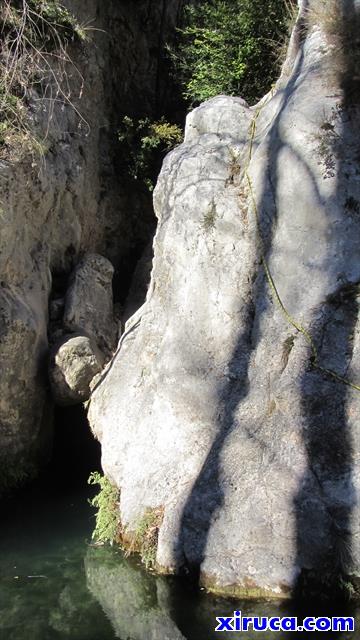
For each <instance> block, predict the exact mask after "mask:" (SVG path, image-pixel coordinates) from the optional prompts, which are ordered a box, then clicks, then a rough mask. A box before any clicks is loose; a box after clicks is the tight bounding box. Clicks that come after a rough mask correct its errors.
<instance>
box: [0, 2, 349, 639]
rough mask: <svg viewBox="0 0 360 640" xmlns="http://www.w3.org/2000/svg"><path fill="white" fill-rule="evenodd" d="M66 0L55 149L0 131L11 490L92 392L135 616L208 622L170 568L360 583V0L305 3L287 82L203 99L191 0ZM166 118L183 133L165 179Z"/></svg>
mask: <svg viewBox="0 0 360 640" xmlns="http://www.w3.org/2000/svg"><path fill="white" fill-rule="evenodd" d="M6 4H8V0H6ZM64 4H66V7H67V9H68V10H69V11H70V12H71V14H74V15H75V16H76V20H77V23H76V24H77V26H76V28H75V29H74V36H73V38H72V39H71V41H69V43H68V49H67V51H68V55H69V59H67V60H66V61H65V63H66V64H65V67H64V68H62V73H65V74H66V75H65V78H66V80H65V82H66V87H67V89H65V90H64V89H63V88H61V90H60V89H59V87H57V93H56V89H55V90H54V89H53V92H54V91H55V97H53V96H54V93H51V97H50V98H49V97H48V96H47V94H46V93H45V95H44V94H42V95H40V93H39V88H38V85H37V83H36V82H34V84H33V85H31V86H30V88H29V91H28V94H27V96H26V109H27V112H28V114H29V117H30V121H31V127H32V128H31V131H37V132H40V138H41V150H40V153H39V150H38V149H37V153H34V150H33V149H31V150H29V148H28V146H29V144H30V145H32V147H33V146H34V142H33V138H32V137H31V136H28V135H27V134H26V135H24V134H23V135H24V140H23V142H21V143H20V142H19V134H18V132H17V133H15V134H13V137H12V138H11V137H10V138H8V139H5V141H3V142H2V143H1V145H0V229H1V235H0V269H1V282H0V310H1V325H0V357H1V395H0V398H1V400H0V492H1V493H3V494H4V496H8V495H9V491H10V492H11V493H10V495H11V496H12V497H11V499H15V500H16V495H17V494H16V492H17V491H18V490H19V489H20V487H22V486H23V485H26V484H27V483H29V482H31V481H32V480H33V479H34V478H36V477H37V475H38V474H39V472H40V473H41V470H42V469H44V467H45V468H46V465H49V461H51V456H52V451H53V449H54V445H53V443H54V428H53V425H54V416H55V424H57V425H58V427H57V428H59V429H60V430H61V425H60V426H59V423H60V422H61V420H62V418H61V419H59V416H60V415H61V416H70V418H69V419H70V422H71V428H69V429H68V430H67V431H66V434H67V435H66V438H65V439H64V437H63V440H62V445H61V446H62V453H61V455H64V456H67V453H66V449H67V447H69V448H71V446H72V440H71V438H72V437H73V436H72V435H71V433H72V432H73V430H74V429H75V430H76V420H77V419H78V420H79V422H81V421H84V420H85V418H83V417H79V418H76V419H74V416H81V411H83V409H82V408H81V407H82V405H83V406H84V407H85V412H86V416H87V418H86V420H88V424H87V423H86V424H85V426H84V425H83V426H84V429H85V431H86V434H87V435H86V438H89V439H90V438H92V437H95V439H96V440H97V441H98V442H99V443H100V446H101V468H102V472H103V474H104V477H103V476H100V475H99V474H98V473H97V472H95V474H93V476H92V482H93V483H99V484H100V485H101V486H102V489H103V491H102V492H100V494H99V495H100V497H99V496H98V498H97V502H96V498H95V499H94V498H93V504H95V505H96V506H97V507H98V508H99V513H100V524H99V514H98V521H97V525H96V527H97V529H96V530H97V531H98V532H99V530H100V529H101V527H103V539H101V536H99V539H98V540H97V541H95V542H93V543H92V544H94V545H95V548H94V549H93V548H89V550H88V552H87V554H86V557H85V560H84V563H85V564H84V566H85V572H86V579H87V587H88V590H89V592H90V593H91V594H92V595H93V596H94V597H95V598H96V600H97V603H99V604H100V606H101V608H102V610H103V611H104V612H105V614H106V617H107V619H108V620H110V621H111V624H112V628H113V629H114V630H115V634H116V637H118V638H122V639H123V640H125V638H126V637H131V638H132V637H134V638H135V637H136V638H139V640H142V639H145V638H146V637H150V638H154V640H155V638H156V639H159V638H161V639H164V640H166V639H167V638H169V640H170V638H185V637H188V636H187V635H186V632H184V630H183V627H182V624H180V623H179V624H178V622H177V616H176V613H174V611H175V610H176V598H177V596H176V589H175V591H174V587H173V585H174V583H173V582H172V580H175V578H172V577H170V578H169V577H168V576H179V577H180V579H181V580H182V579H183V580H184V581H185V583H186V584H188V585H191V589H195V590H196V589H199V588H200V589H202V590H205V591H206V592H207V593H209V592H210V593H213V594H215V595H216V596H221V597H225V598H238V599H239V598H240V599H244V598H246V599H250V600H251V599H253V600H259V599H267V600H268V604H267V605H266V606H268V607H270V608H271V606H272V605H270V604H269V601H270V600H271V601H272V600H274V601H277V600H279V601H281V600H288V601H291V602H292V601H294V600H295V601H297V600H298V599H301V598H304V597H310V598H312V597H316V598H317V597H319V596H320V597H326V598H328V599H329V598H330V599H331V598H332V597H335V598H338V600H339V602H340V601H342V600H344V599H345V600H355V601H356V600H357V599H358V597H359V578H360V545H359V540H360V511H359V508H360V507H359V495H360V464H359V454H358V452H359V450H360V435H359V420H360V364H359V363H360V360H359V358H360V324H359V321H360V320H359V300H360V144H359V142H360V140H359V131H360V127H359V124H360V78H359V63H360V43H359V33H360V0H329V1H328V2H323V1H322V0H298V2H297V3H290V5H291V4H292V5H294V4H295V5H296V7H294V6H292V18H293V23H292V29H291V36H290V39H289V42H288V43H287V53H286V55H285V56H284V60H283V63H282V67H281V73H280V76H279V79H278V80H277V81H276V82H275V83H274V84H272V86H271V82H270V81H269V84H268V93H267V94H266V95H265V96H264V97H262V98H261V99H260V101H258V102H257V103H256V104H249V103H248V102H247V101H246V100H245V99H244V97H243V96H241V95H214V96H213V97H211V98H210V99H208V100H205V101H201V100H194V101H193V102H194V103H193V105H192V107H193V108H191V109H189V112H188V113H187V115H186V110H187V107H186V103H185V100H184V97H183V95H182V92H181V87H180V85H179V82H178V80H177V79H176V78H175V77H174V70H173V69H172V67H171V46H172V45H171V43H172V42H173V41H176V38H177V35H176V34H177V33H179V31H178V29H179V27H180V26H181V24H182V20H183V10H184V6H185V4H189V3H186V2H184V0H168V1H166V0H164V1H163V2H151V1H146V0H138V1H137V2H129V1H127V0H124V1H122V2H116V1H115V0H109V1H107V2H101V1H100V0H86V1H82V2H75V0H67V2H66V3H64ZM190 4H192V6H193V7H194V6H195V7H196V6H197V4H200V5H201V2H198V3H197V2H194V3H190ZM210 4H211V3H210ZM225 4H226V3H225ZM64 10H65V9H64ZM190 12H191V9H190ZM194 12H195V13H194V15H195V14H196V11H195V9H194ZM190 15H191V13H190ZM4 24H5V23H4ZM202 28H203V29H204V31H203V33H205V27H202ZM87 31H88V34H87ZM79 34H82V35H79ZM84 34H85V35H84ZM83 35H84V37H83ZM169 43H170V44H169ZM169 50H170V53H169ZM166 52H167V53H166ZM52 64H53V63H52ZM214 64H215V63H214ZM56 73H58V71H57V72H56ZM254 73H255V71H254ZM56 82H57V81H56ZM56 82H55V84H56ZM61 86H63V85H61ZM1 90H2V89H1V85H0V99H1V95H2V94H1ZM67 91H68V93H67ZM61 92H63V93H61ZM59 94H60V95H59ZM185 117H186V124H185V132H184V137H183V139H182V140H180V133H179V131H180V126H181V124H182V122H184V121H185ZM169 122H170V123H174V124H170V125H169V124H168V123H169ZM148 123H156V127H158V128H157V129H156V127H155V129H154V125H153V124H150V125H149V124H148ZM149 126H150V130H151V131H152V132H153V133H154V132H155V133H156V135H160V134H159V131H160V129H161V127H163V129H161V135H163V136H165V138H164V139H165V140H166V142H165V147H164V149H163V150H164V151H168V150H169V149H170V148H171V149H172V150H171V151H170V152H169V153H167V154H166V157H165V158H164V159H163V161H162V157H161V161H162V162H161V163H160V160H159V158H160V156H157V160H156V161H154V163H153V164H152V165H151V172H152V173H151V175H150V174H149V176H148V175H146V176H145V179H143V177H144V176H143V175H142V173H141V172H142V171H143V166H144V164H145V162H146V160H145V159H144V156H142V155H140V156H138V157H135V155H134V148H133V147H131V145H135V140H136V136H138V137H139V136H141V135H142V136H143V137H142V143H143V147H142V150H143V149H144V148H146V145H147V146H148V148H152V147H155V148H157V146H158V145H159V140H158V139H156V140H155V142H154V140H153V139H152V138H149V137H148V138H146V137H145V135H148V134H145V133H144V131H146V127H149ZM136 127H137V128H136ZM151 127H152V129H151ZM164 132H165V133H164ZM0 136H1V128H0ZM144 140H145V143H144ZM37 144H38V143H37ZM129 145H130V146H129ZM142 152H143V151H141V153H142ZM163 155H165V153H164V154H163ZM157 162H158V163H159V167H158V166H157V164H156V163H157ZM131 163H133V164H131ZM134 163H135V164H134ZM160 164H161V170H160ZM129 167H132V170H131V171H130V172H129V170H128V169H129ZM158 169H159V170H160V173H159V175H158V176H157V175H156V174H157V173H158ZM144 175H145V174H144ZM155 182H156V184H155V185H153V183H155ZM153 186H155V188H154V190H153V191H152V187H153ZM149 187H150V188H149ZM64 408H65V409H64ZM62 411H63V412H64V413H61V412H62ZM79 411H80V413H77V412H79ZM59 412H60V413H59ZM72 412H73V413H72ZM71 416H72V417H71ZM55 435H56V432H55ZM57 437H59V436H57ZM67 438H69V441H68V440H67ZM75 440H76V436H75ZM55 442H56V437H55ZM74 446H75V444H74ZM81 446H82V445H80V447H81ZM91 446H92V445H90V447H91ZM86 455H87V454H86V446H85V448H84V449H83V451H81V448H80V449H77V450H76V454H75V457H76V456H79V457H80V458H81V457H82V456H83V457H84V459H85V458H86ZM70 458H71V455H69V459H70ZM50 464H51V462H50ZM75 464H76V463H75ZM66 467H67V459H66V458H65V459H64V460H63V468H64V474H66ZM59 473H60V474H61V473H62V471H60V472H59ZM7 499H8V498H7ZM104 501H105V502H104ZM106 501H107V502H106ZM101 510H103V511H101ZM104 514H105V515H104ZM102 517H103V518H109V521H107V522H106V526H105V525H104V522H103V521H101V518H102ZM109 523H110V524H109ZM109 527H110V528H111V534H108V533H107V532H108V530H109V529H108V528H109ZM105 529H106V533H105V534H104V531H105ZM104 540H107V541H108V542H111V545H113V543H114V546H115V547H116V551H114V553H115V555H116V554H117V553H118V554H120V555H119V556H118V563H116V562H115V563H114V556H112V555H111V554H112V550H111V549H108V548H103V549H100V550H99V549H97V548H96V545H97V544H100V543H101V542H103V541H104ZM118 549H122V552H120V551H118ZM123 552H124V553H125V554H131V553H135V554H138V555H137V556H136V557H137V558H139V557H140V558H141V559H142V562H143V564H144V565H145V567H146V569H147V570H150V573H148V574H147V577H145V578H144V582H141V581H140V582H139V580H140V579H139V574H138V568H137V567H136V566H135V564H134V565H132V564H131V562H132V560H130V561H127V560H126V559H124V556H123V555H122V553H123ZM101 554H102V555H101ZM100 556H101V558H103V560H101V562H99V560H98V559H99V558H100ZM116 557H117V556H116ZM128 562H129V563H130V564H127V563H128ZM134 562H136V561H135V560H134ZM151 572H152V573H153V574H155V575H156V576H157V577H156V578H153V577H151ZM121 585H122V586H121ZM74 591H75V587H74ZM153 591H154V593H155V592H156V594H155V595H154V593H153ZM149 593H151V594H152V595H151V598H154V602H155V604H153V605H152V606H151V607H150V608H149V610H148V609H146V614H145V613H144V611H143V610H142V609H143V607H145V605H144V604H143V603H144V602H145V601H146V602H147V598H148V594H149ZM197 593H198V594H199V591H197ZM145 594H147V595H145ZM174 594H175V595H174ZM186 597H188V596H186ZM209 597H210V596H209ZM149 598H150V596H149ZM185 599H186V598H185ZM190 600H191V598H190ZM190 600H189V601H190ZM212 602H214V601H212ZM223 602H225V601H223ZM209 603H210V600H209V601H208V603H207V604H206V602H205V600H204V601H201V603H200V605H199V607H200V609H199V610H200V612H203V613H200V614H199V615H200V616H202V615H203V616H204V619H205V618H206V619H207V620H208V619H209V617H211V616H213V618H214V619H215V609H216V605H215V604H211V603H210V604H209ZM146 606H147V605H146ZM191 606H192V605H189V607H190V608H191ZM223 606H225V605H223ZM226 606H227V605H226ZM256 606H257V605H256ZM264 606H265V605H264ZM132 607H133V608H134V613H132V614H131V615H130V618H131V624H130V622H128V621H127V620H126V613H125V610H126V611H128V612H129V611H130V612H131V611H132ZM89 610H90V605H89ZM210 610H211V614H210V613H209V611H210ZM164 612H165V613H164ZM86 615H87V614H86ZM216 615H218V614H216ZM209 624H210V623H209ZM185 626H186V625H185ZM199 629H200V626H199ZM148 633H150V635H147V634H148ZM198 633H200V634H201V632H200V631H198ZM44 637H45V636H44ZM61 637H63V636H61ZM68 637H72V636H70V635H69V636H68ZM74 637H75V636H74ZM79 637H81V636H79ZM86 637H87V636H86ZM89 637H90V636H89ZM109 637H110V636H109ZM189 637H192V636H191V634H190V635H189ZM197 637H198V638H200V635H198V636H197ZM201 637H202V636H201ZM204 637H205V636H204ZM207 637H213V636H212V635H211V636H210V635H209V636H207ZM39 640H40V639H39ZM41 640H42V638H41Z"/></svg>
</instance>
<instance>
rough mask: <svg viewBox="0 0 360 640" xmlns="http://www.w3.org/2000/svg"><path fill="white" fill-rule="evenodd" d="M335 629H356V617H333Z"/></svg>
mask: <svg viewBox="0 0 360 640" xmlns="http://www.w3.org/2000/svg"><path fill="white" fill-rule="evenodd" d="M332 628H333V631H355V624H354V618H343V617H340V618H333V626H332Z"/></svg>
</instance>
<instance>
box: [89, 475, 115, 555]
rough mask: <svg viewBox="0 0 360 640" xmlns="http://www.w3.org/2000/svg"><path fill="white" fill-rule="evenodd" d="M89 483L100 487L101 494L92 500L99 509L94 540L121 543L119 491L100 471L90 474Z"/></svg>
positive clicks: (92, 503) (91, 502)
mask: <svg viewBox="0 0 360 640" xmlns="http://www.w3.org/2000/svg"><path fill="white" fill-rule="evenodd" d="M88 483H89V484H91V485H95V484H97V485H99V487H100V491H99V493H98V494H97V495H96V496H95V497H94V498H92V500H90V504H91V506H92V507H94V508H95V509H97V513H96V526H95V529H94V531H93V534H92V538H93V540H97V541H98V542H110V544H113V543H114V542H119V541H120V538H121V523H120V517H119V491H118V489H117V488H116V487H114V486H113V485H112V484H111V483H110V481H109V480H108V478H106V477H105V476H102V475H101V474H100V473H98V471H93V472H92V473H91V474H90V477H89V479H88Z"/></svg>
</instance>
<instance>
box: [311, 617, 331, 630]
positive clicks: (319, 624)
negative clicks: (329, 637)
mask: <svg viewBox="0 0 360 640" xmlns="http://www.w3.org/2000/svg"><path fill="white" fill-rule="evenodd" d="M315 626H316V631H330V630H331V620H330V618H316V621H315Z"/></svg>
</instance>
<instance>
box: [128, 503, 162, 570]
mask: <svg viewBox="0 0 360 640" xmlns="http://www.w3.org/2000/svg"><path fill="white" fill-rule="evenodd" d="M163 516H164V510H163V508H162V507H158V508H157V509H148V510H147V511H146V513H145V514H144V516H143V517H142V518H141V520H140V521H139V523H138V526H137V527H136V530H135V531H134V533H133V534H132V535H131V538H130V544H129V546H128V549H127V554H130V553H139V554H140V556H141V560H142V562H143V563H144V565H145V567H146V568H147V569H152V568H153V567H154V566H155V564H156V552H157V545H158V537H159V529H160V526H161V523H162V520H163Z"/></svg>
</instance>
